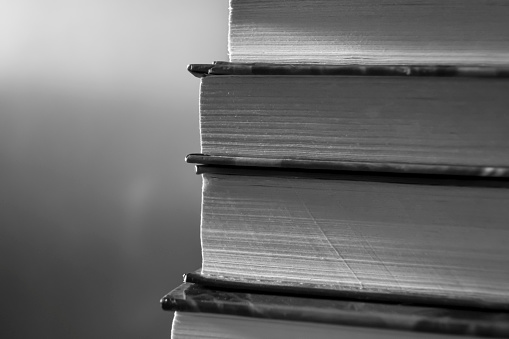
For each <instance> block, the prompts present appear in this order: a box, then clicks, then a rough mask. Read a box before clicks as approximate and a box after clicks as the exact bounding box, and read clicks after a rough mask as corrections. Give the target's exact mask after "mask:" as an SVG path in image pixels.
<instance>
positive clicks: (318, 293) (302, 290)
mask: <svg viewBox="0 0 509 339" xmlns="http://www.w3.org/2000/svg"><path fill="white" fill-rule="evenodd" d="M184 282H187V283H194V284H199V285H203V286H207V287H211V288H217V289H225V290H234V291H249V292H257V293H268V294H277V295H287V296H308V297H312V298H327V299H330V298H332V299H346V300H355V301H366V302H372V303H387V304H407V305H418V306H434V307H446V308H454V309H473V310H483V311H488V312H489V311H495V312H501V311H504V312H507V311H509V305H508V304H506V303H494V302H485V301H483V300H478V299H460V298H447V297H443V296H437V297H430V296H429V295H420V294H418V293H405V294H403V293H400V294H396V293H383V292H379V293H375V292H365V291H359V290H355V291H354V290H336V289H330V288H328V287H327V286H326V285H317V284H299V285H297V284H295V283H291V282H280V283H278V284H275V283H274V282H272V281H266V282H264V281H263V280H258V281H255V280H249V279H243V280H242V281H240V280H237V279H233V278H232V279H229V278H227V277H215V276H211V275H204V274H201V272H200V270H198V271H195V272H191V273H187V274H185V275H184Z"/></svg>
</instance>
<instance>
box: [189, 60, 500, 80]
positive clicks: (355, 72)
mask: <svg viewBox="0 0 509 339" xmlns="http://www.w3.org/2000/svg"><path fill="white" fill-rule="evenodd" d="M187 70H188V71H189V72H190V73H191V74H193V75H194V76H195V77H198V78H203V77H206V76H211V75H289V76H293V75H300V76H305V75H315V76H418V77H469V78H509V66H483V65H472V66H453V65H449V66H446V65H418V66H414V65H328V64H304V63H302V64H300V63H296V64H282V63H280V64H278V63H236V62H226V61H216V62H214V63H213V64H190V65H188V66H187Z"/></svg>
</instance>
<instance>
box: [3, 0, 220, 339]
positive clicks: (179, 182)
mask: <svg viewBox="0 0 509 339" xmlns="http://www.w3.org/2000/svg"><path fill="white" fill-rule="evenodd" d="M227 17H228V1H227V0H222V1H210V0H201V1H198V0H186V1H183V0H181V1H176V0H164V1H163V0H143V1H142V0H66V1H63V0H16V1H6V2H3V3H2V4H1V5H0V178H1V179H0V185H1V186H0V188H1V189H0V204H1V208H0V223H1V224H0V230H1V231H0V265H1V266H0V268H1V276H0V283H1V287H2V294H3V296H2V307H1V309H2V314H1V317H2V326H1V329H0V331H1V332H0V335H1V337H2V338H31V337H43V338H107V337H110V338H168V337H169V333H170V326H171V317H172V315H171V314H170V313H168V312H163V311H162V310H161V308H160V305H159V299H160V298H161V297H162V296H163V295H164V294H165V293H166V292H168V291H170V290H171V289H172V288H173V287H176V286H177V285H178V284H179V283H180V282H181V281H182V273H185V272H187V271H190V270H194V269H196V268H198V267H199V266H200V263H201V256H200V242H199V219H200V196H201V194H200V192H201V179H200V177H198V176H196V175H195V174H194V167H193V166H192V165H188V164H185V163H184V156H185V155H186V154H187V153H192V152H197V151H199V133H198V88H199V80H198V79H196V78H194V77H192V76H191V75H190V74H188V73H187V71H186V65H187V64H188V63H209V62H211V61H214V60H226V59H227V54H226V53H227V20H228V19H227Z"/></svg>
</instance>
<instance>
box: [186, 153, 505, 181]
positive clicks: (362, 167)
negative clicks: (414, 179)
mask: <svg viewBox="0 0 509 339" xmlns="http://www.w3.org/2000/svg"><path fill="white" fill-rule="evenodd" d="M185 161H186V162H187V163H190V164H201V165H215V166H237V167H267V168H286V169H302V170H325V171H344V172H366V173H395V174H409V175H430V176H433V175H448V176H468V177H483V178H506V177H509V168H508V167H501V166H499V167H482V166H459V165H427V164H416V163H377V162H358V161H330V160H329V161H327V160H307V159H268V158H255V157H236V156H215V155H206V154H198V153H192V154H189V155H187V156H186V158H185Z"/></svg>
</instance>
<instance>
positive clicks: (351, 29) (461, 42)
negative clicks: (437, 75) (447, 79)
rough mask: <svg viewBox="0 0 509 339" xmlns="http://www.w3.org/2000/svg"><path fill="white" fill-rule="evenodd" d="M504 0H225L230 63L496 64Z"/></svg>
mask: <svg viewBox="0 0 509 339" xmlns="http://www.w3.org/2000/svg"><path fill="white" fill-rule="evenodd" d="M508 18H509V2H508V1H504V0H376V1H375V0H341V1H331V0H286V1H279V0H230V32H229V55H230V61H232V62H277V63H320V64H364V65H391V64H401V65H425V64H436V65H490V66H497V65H504V64H507V63H508V60H509V19H508Z"/></svg>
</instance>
